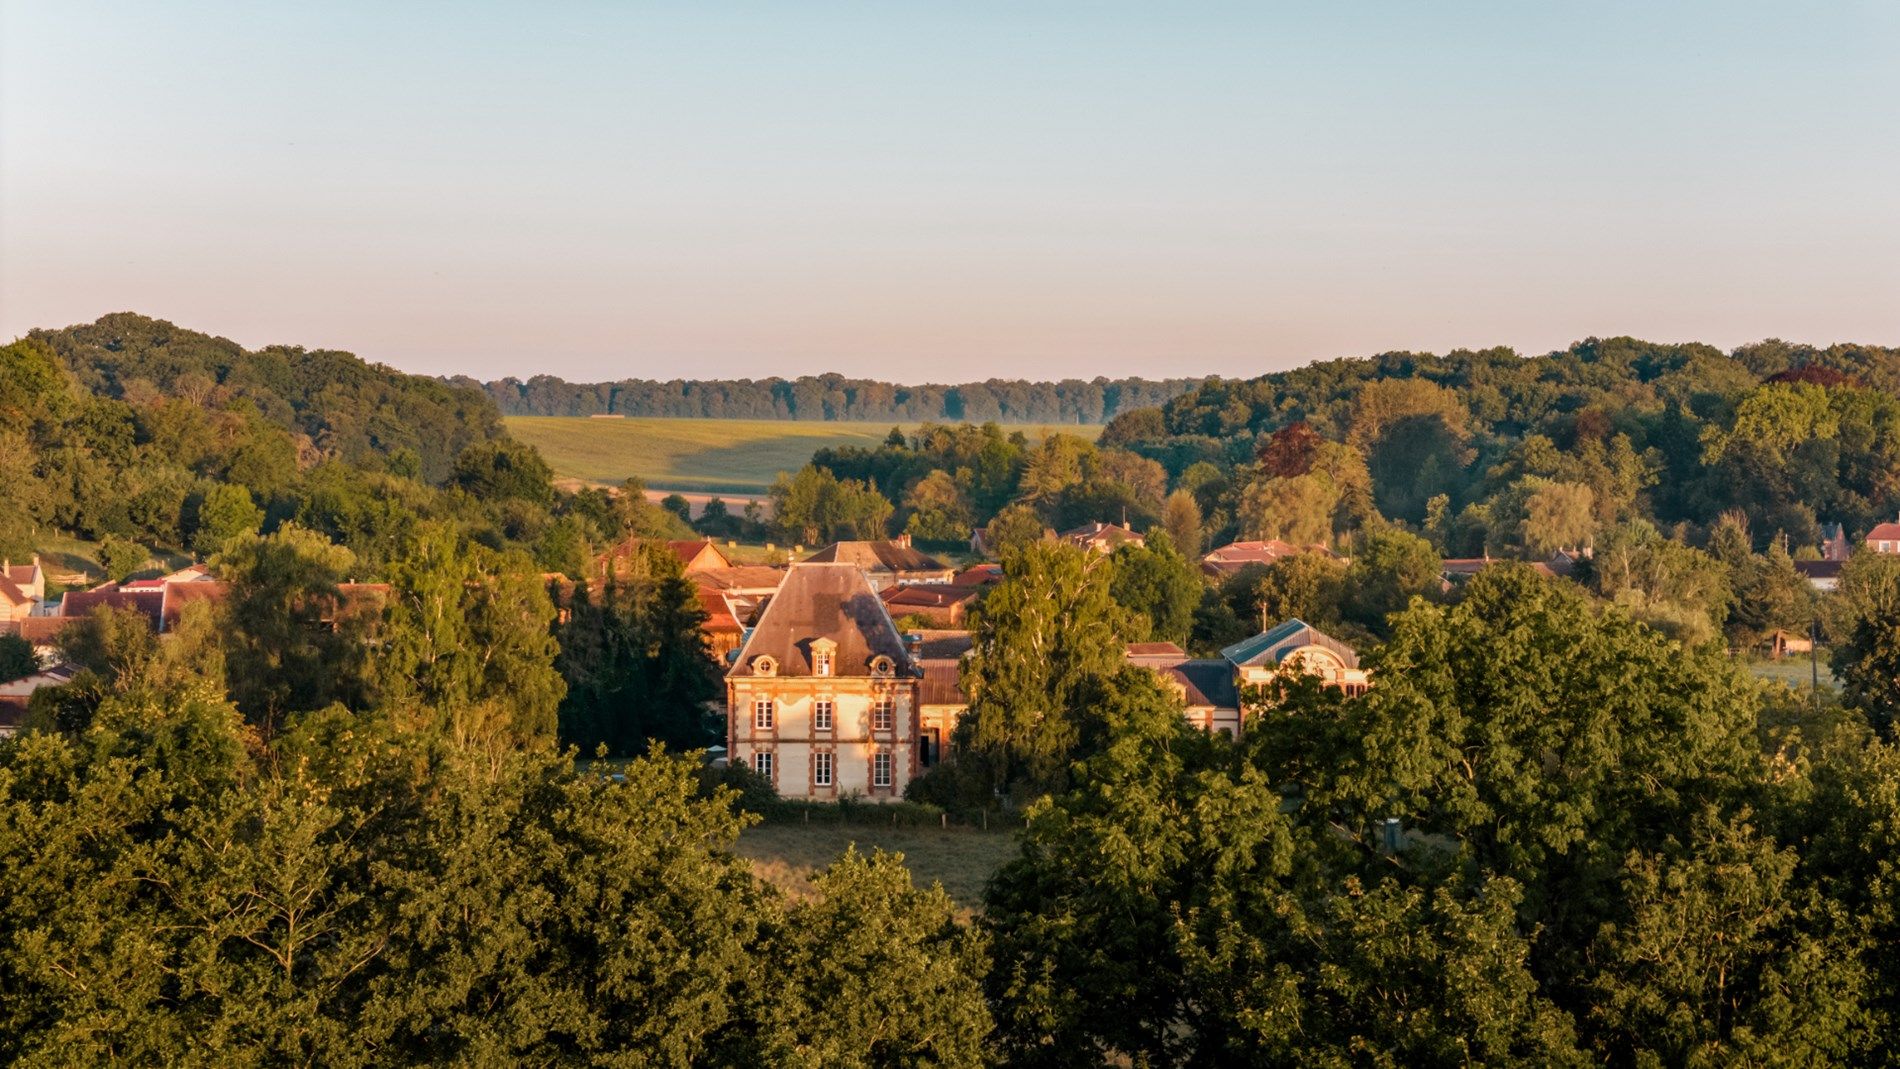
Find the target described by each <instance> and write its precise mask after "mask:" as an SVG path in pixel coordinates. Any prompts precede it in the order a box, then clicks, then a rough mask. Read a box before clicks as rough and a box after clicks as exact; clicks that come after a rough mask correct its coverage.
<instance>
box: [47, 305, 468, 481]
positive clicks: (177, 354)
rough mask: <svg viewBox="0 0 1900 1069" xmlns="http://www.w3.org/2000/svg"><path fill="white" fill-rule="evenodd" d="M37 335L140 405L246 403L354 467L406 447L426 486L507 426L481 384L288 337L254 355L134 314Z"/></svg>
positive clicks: (78, 368)
mask: <svg viewBox="0 0 1900 1069" xmlns="http://www.w3.org/2000/svg"><path fill="white" fill-rule="evenodd" d="M28 337H30V338H34V339H37V340H39V341H43V342H45V343H46V344H47V345H49V346H51V347H52V349H53V351H54V352H56V353H58V354H59V357H60V359H61V360H62V361H63V362H64V363H65V365H66V367H67V369H68V370H69V371H71V372H72V374H73V376H74V378H76V379H77V380H78V381H79V384H80V385H81V386H84V387H85V388H86V389H87V390H89V391H90V392H92V393H94V394H96V395H99V396H102V397H108V398H111V399H114V400H123V401H128V402H131V403H133V404H139V403H141V402H145V401H149V400H152V399H155V398H157V397H160V396H172V397H182V398H185V399H186V400H190V401H193V402H195V403H198V404H200V405H203V406H204V407H206V408H208V409H214V410H215V409H224V408H228V407H230V406H232V405H233V404H241V403H243V402H249V403H250V404H252V405H254V406H256V408H257V410H258V412H259V413H260V414H261V415H262V416H263V417H264V418H265V419H267V420H269V421H270V422H272V423H275V424H277V425H278V426H280V427H283V428H285V429H286V430H289V431H291V432H292V433H293V434H295V435H300V436H302V439H303V440H302V441H300V442H299V445H300V448H303V449H307V450H315V451H316V452H318V453H320V454H325V455H331V456H336V457H339V458H341V459H343V460H347V461H350V462H352V463H356V462H361V461H363V460H365V459H369V458H371V457H373V456H382V457H393V456H396V455H397V454H399V453H401V452H402V451H404V450H407V451H409V452H411V453H413V454H414V455H415V457H416V459H417V462H418V463H419V465H420V474H421V475H422V477H423V478H424V479H426V480H428V481H429V482H440V481H442V480H443V479H445V478H447V477H448V474H449V470H450V467H451V466H452V465H453V463H454V460H455V457H456V455H457V454H459V453H460V452H461V451H462V450H463V449H464V448H466V447H467V446H468V445H470V444H471V443H474V442H479V441H485V440H488V439H491V438H496V437H499V436H501V435H502V433H503V432H502V429H501V419H500V414H499V413H498V412H497V411H496V409H495V406H494V404H493V402H491V401H489V399H488V398H487V397H486V396H485V395H483V394H482V393H481V391H479V390H473V389H468V388H465V387H460V386H454V385H451V384H449V383H445V382H443V381H441V380H439V379H434V378H429V377H425V376H421V375H409V374H405V373H403V372H401V371H397V370H396V369H394V368H391V367H387V366H385V365H382V364H371V363H368V362H366V361H363V360H361V359H359V358H357V357H355V356H352V355H351V354H349V353H344V352H336V351H333V350H327V349H303V348H300V347H297V346H287V345H273V346H268V347H266V348H263V349H259V350H256V351H247V350H246V349H245V348H244V347H243V346H240V345H239V344H237V343H236V342H234V341H231V340H230V339H228V338H219V337H215V336H213V335H209V334H201V333H199V332H197V331H195V330H186V329H184V328H181V327H178V326H174V325H173V324H171V323H168V322H166V321H164V320H162V319H151V318H149V317H146V316H142V315H136V314H134V313H131V312H118V313H114V314H112V315H107V316H102V317H100V319H99V320H98V321H97V322H94V323H87V324H82V325H79V326H72V327H66V328H63V329H58V330H35V331H33V332H32V333H31V334H29V335H28Z"/></svg>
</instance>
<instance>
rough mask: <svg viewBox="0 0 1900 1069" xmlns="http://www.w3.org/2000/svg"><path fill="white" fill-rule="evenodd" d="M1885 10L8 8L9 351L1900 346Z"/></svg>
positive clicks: (1089, 360) (0, 212)
mask: <svg viewBox="0 0 1900 1069" xmlns="http://www.w3.org/2000/svg"><path fill="white" fill-rule="evenodd" d="M1896 56H1900V4H1895V3H1891V2H1888V0H1881V2H1871V0H1869V2H1854V3H1808V4H1786V3H1773V4H1764V3H1750V2H1723V3H1696V2H1671V3H1666V4H1654V3H1616V2H1609V3H1587V4H1585V3H1575V4H1570V3H1537V4H1526V3H1522V2H1500V3H1463V2H1436V3H1425V2H1422V0H1421V2H1413V3H1380V2H1370V0H1361V2H1355V3H1350V4H1316V3H1310V2H1303V3H1288V4H1269V3H1234V4H1227V3H1201V4H1196V3H1179V4H1119V3H1112V2H1089V3H1066V4H1064V3H1046V2H1045V3H1021V2H1017V3H985V2H978V0H962V2H956V3H940V4H928V3H891V2H884V3H864V4H829V3H811V2H801V3H786V2H778V3H761V4H756V5H754V4H743V3H676V4H638V3H631V2H601V3H578V2H548V3H520V4H484V3H456V4H446V3H443V4H435V3H428V2H422V0H405V2H403V3H398V4H387V3H356V2H347V0H325V2H323V3H307V2H299V3H276V2H257V0H247V2H243V3H229V4H226V3H215V2H198V3H182V2H153V0H136V2H134V0H125V2H103V0H33V2H27V0H0V337H6V338H11V337H15V336H17V335H19V334H21V333H23V332H25V331H26V330H28V329H31V328H33V327H54V326H62V325H66V324H72V323H79V322H87V321H90V320H93V319H95V318H97V317H98V316H100V315H102V314H105V313H108V312H114V311H137V312H141V313H144V314H147V315H152V316H156V317H158V318H162V319H169V320H171V321H173V322H175V323H177V324H179V325H181V326H185V327H190V328H193V329H197V330H203V331H206V332H208V333H213V334H219V335H223V336H226V337H229V338H233V339H235V340H237V341H239V342H241V343H243V344H245V345H247V346H252V347H255V346H259V345H264V344H274V343H288V344H300V345H304V346H308V347H311V348H318V347H322V348H333V349H346V350H349V351H352V352H355V353H357V354H358V355H360V356H363V357H365V358H367V359H371V360H377V361H381V362H384V363H388V364H392V365H394V366H397V367H400V368H403V369H405V370H409V371H414V372H420V373H429V374H455V373H466V374H471V375H475V376H477V377H480V378H498V377H501V376H504V375H515V376H519V377H523V378H525V377H527V376H529V375H533V374H541V373H551V374H556V375H560V376H562V377H564V378H567V379H570V380H574V381H595V380H602V379H618V378H628V377H645V378H732V377H763V376H767V375H787V376H789V375H796V374H803V373H815V372H821V371H838V372H842V373H845V374H850V375H863V376H869V377H875V378H883V379H889V380H895V381H899V382H924V381H936V382H946V381H967V380H970V379H980V378H987V377H990V376H1001V377H1027V378H1058V377H1067V376H1079V377H1092V376H1094V375H1098V374H1106V375H1145V376H1149V377H1161V376H1173V375H1200V374H1223V375H1256V374H1260V373H1263V372H1266V371H1271V370H1278V369H1282V368H1286V367H1291V366H1295V365H1298V364H1302V363H1306V362H1308V361H1310V360H1315V359H1330V358H1333V357H1339V356H1363V355H1369V354H1373V353H1378V352H1383V351H1388V350H1395V349H1406V350H1424V351H1434V352H1443V351H1446V350H1449V349H1453V348H1459V347H1471V348H1478V347H1487V346H1493V345H1507V346H1511V347H1514V348H1516V349H1518V350H1519V351H1521V352H1525V353H1540V352H1545V351H1548V350H1551V349H1558V348H1562V347H1564V346H1566V345H1569V344H1570V343H1572V342H1574V341H1577V340H1580V339H1583V338H1586V337H1590V336H1604V337H1607V336H1612V335H1619V334H1630V335H1635V336H1638V337H1643V338H1648V339H1652V340H1656V341H1689V340H1699V341H1706V342H1710V343H1713V344H1716V345H1719V346H1722V347H1725V348H1727V347H1732V346H1735V345H1740V344H1745V343H1747V342H1751V341H1756V340H1760V339H1762V338H1768V337H1779V338H1783V339H1787V340H1790V341H1805V342H1813V343H1817V344H1825V343H1830V342H1835V341H1850V342H1865V343H1876V344H1886V345H1896V344H1900V62H1896Z"/></svg>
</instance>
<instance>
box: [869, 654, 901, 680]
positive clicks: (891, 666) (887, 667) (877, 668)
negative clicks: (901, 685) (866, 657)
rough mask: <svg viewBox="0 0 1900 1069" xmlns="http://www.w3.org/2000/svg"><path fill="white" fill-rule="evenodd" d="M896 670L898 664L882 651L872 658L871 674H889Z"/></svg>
mask: <svg viewBox="0 0 1900 1069" xmlns="http://www.w3.org/2000/svg"><path fill="white" fill-rule="evenodd" d="M896 670H897V665H896V664H895V663H893V662H892V661H891V659H890V658H889V657H886V656H884V655H883V654H881V653H880V654H878V655H877V656H876V657H873V658H871V674H872V675H874V676H888V675H890V674H891V673H892V672H894V671H896Z"/></svg>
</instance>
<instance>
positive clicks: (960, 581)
mask: <svg viewBox="0 0 1900 1069" xmlns="http://www.w3.org/2000/svg"><path fill="white" fill-rule="evenodd" d="M1002 581H1003V566H1002V565H1000V564H993V563H985V564H972V565H970V566H969V567H968V568H965V569H963V570H962V571H960V572H958V573H957V574H956V578H954V579H952V580H950V585H951V586H967V587H985V586H993V585H995V584H997V583H1000V582H1002Z"/></svg>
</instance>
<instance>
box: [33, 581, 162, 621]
mask: <svg viewBox="0 0 1900 1069" xmlns="http://www.w3.org/2000/svg"><path fill="white" fill-rule="evenodd" d="M102 607H104V608H112V609H123V610H129V611H132V612H137V613H143V614H144V616H145V618H146V619H147V620H149V621H151V624H152V627H153V628H154V629H157V628H158V627H159V626H160V625H161V624H162V623H163V622H164V607H165V591H164V590H162V589H159V590H123V589H120V588H119V586H118V585H117V584H114V583H107V584H105V585H104V586H99V587H94V588H93V589H91V590H74V591H70V592H68V593H67V595H66V596H65V598H63V599H62V600H61V601H60V607H59V613H60V615H61V616H73V617H78V616H90V615H92V613H93V612H94V611H96V610H98V609H100V608H102Z"/></svg>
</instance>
